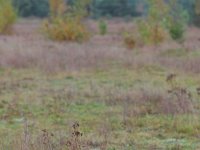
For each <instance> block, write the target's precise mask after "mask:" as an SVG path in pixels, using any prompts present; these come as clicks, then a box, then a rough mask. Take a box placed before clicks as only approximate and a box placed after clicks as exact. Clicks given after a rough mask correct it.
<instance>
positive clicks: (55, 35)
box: [43, 17, 89, 42]
mask: <svg viewBox="0 0 200 150" xmlns="http://www.w3.org/2000/svg"><path fill="white" fill-rule="evenodd" d="M43 28H44V31H45V33H46V34H47V36H48V37H49V38H50V39H53V40H57V41H78V42H82V41H83V40H86V39H88V37H89V35H88V32H87V30H86V29H85V27H84V25H82V24H81V23H80V22H79V20H77V19H72V18H65V19H63V18H60V17H57V18H54V19H53V21H52V22H49V21H45V23H44V27H43Z"/></svg>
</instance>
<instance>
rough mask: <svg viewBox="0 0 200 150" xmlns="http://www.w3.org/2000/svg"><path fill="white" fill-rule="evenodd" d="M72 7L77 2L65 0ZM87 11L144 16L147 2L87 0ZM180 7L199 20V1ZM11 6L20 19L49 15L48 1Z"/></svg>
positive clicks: (16, 0)
mask: <svg viewBox="0 0 200 150" xmlns="http://www.w3.org/2000/svg"><path fill="white" fill-rule="evenodd" d="M65 1H66V3H68V4H69V5H73V4H74V3H76V1H77V0H65ZM89 1H90V3H89V5H88V6H87V8H86V9H87V10H88V12H89V14H90V17H93V18H99V17H102V16H104V17H125V16H139V15H142V14H145V12H146V9H148V6H147V5H146V2H145V1H147V0H89ZM178 1H179V3H180V5H181V6H182V7H183V8H184V10H187V12H188V14H189V15H190V19H191V20H195V21H196V22H197V20H199V14H198V9H200V6H198V5H200V4H199V3H200V2H199V1H200V0H178ZM13 5H14V7H15V8H16V9H17V12H18V14H19V15H20V16H22V17H29V16H36V17H46V16H48V15H49V0H13Z"/></svg>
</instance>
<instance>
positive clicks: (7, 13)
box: [0, 0, 16, 34]
mask: <svg viewBox="0 0 200 150" xmlns="http://www.w3.org/2000/svg"><path fill="white" fill-rule="evenodd" d="M15 20H16V12H15V10H14V8H13V6H12V3H11V1H10V0H0V33H1V34H9V33H10V32H11V27H12V25H13V24H14V22H15Z"/></svg>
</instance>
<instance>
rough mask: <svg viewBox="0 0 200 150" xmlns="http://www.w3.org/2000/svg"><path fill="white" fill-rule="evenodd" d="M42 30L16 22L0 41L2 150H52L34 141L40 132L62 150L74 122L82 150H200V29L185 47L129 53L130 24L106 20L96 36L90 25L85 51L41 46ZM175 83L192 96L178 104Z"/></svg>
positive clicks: (29, 23) (43, 41) (190, 31)
mask: <svg viewBox="0 0 200 150" xmlns="http://www.w3.org/2000/svg"><path fill="white" fill-rule="evenodd" d="M40 23H41V21H38V20H20V21H19V22H18V23H17V24H16V25H15V30H14V31H15V32H14V34H13V35H9V36H1V37H0V66H1V70H0V117H1V121H0V137H1V138H0V143H1V145H0V146H1V147H0V149H2V150H7V149H13V150H14V149H16V150H18V149H20V150H25V148H24V149H23V148H21V147H23V146H22V145H32V147H31V146H30V147H31V148H30V147H29V149H31V150H33V149H34V150H35V149H37V150H39V149H47V150H50V148H49V147H46V148H45V146H44V144H43V143H42V142H41V141H42V140H44V139H43V138H41V139H40V138H39V139H40V142H37V139H38V137H40V136H42V135H41V134H42V132H43V131H41V130H44V129H46V130H47V131H48V132H52V133H54V134H55V135H54V136H55V138H54V137H53V138H51V140H50V141H51V142H52V143H53V144H54V145H56V146H55V147H56V148H54V149H59V146H60V147H61V146H63V145H62V144H60V143H62V142H60V141H62V140H65V138H66V139H67V138H68V137H69V136H70V130H71V128H70V127H71V125H72V124H73V123H74V122H79V124H80V129H79V130H80V131H81V132H82V133H83V136H82V137H81V141H82V143H84V144H82V145H87V148H86V149H100V148H101V149H108V150H115V149H116V150H134V149H136V150H143V149H144V150H146V149H147V150H157V149H158V150H168V149H169V150H182V149H183V150H199V149H200V118H199V114H200V112H199V110H200V96H198V93H197V89H198V88H199V87H200V65H199V64H200V30H199V29H197V28H194V27H190V28H188V31H187V33H186V37H185V42H184V44H177V43H175V42H173V41H170V40H169V41H167V42H165V43H163V44H161V45H159V46H145V47H140V48H136V49H134V50H127V49H126V48H125V46H124V45H123V40H122V36H121V34H122V32H123V31H125V30H130V29H131V28H132V23H124V22H122V21H121V20H115V21H110V22H109V23H108V25H109V26H108V27H109V33H108V34H107V35H105V36H100V35H98V29H97V24H96V23H95V22H94V21H87V24H88V26H89V27H90V30H91V31H93V33H94V35H93V36H92V38H91V39H90V40H89V41H88V42H86V43H83V44H77V43H66V42H62V43H58V42H52V41H50V40H48V39H45V37H43V35H42V33H41V31H40ZM169 74H176V78H175V79H173V81H172V82H167V81H166V77H167V75H169ZM174 84H176V86H177V87H179V88H180V89H181V90H182V89H185V91H186V92H188V93H191V95H192V96H191V97H187V95H185V93H184V92H183V93H181V95H180V96H179V97H178V98H177V97H176V96H174V95H173V90H174V91H175V90H176V89H174V88H173V86H174ZM169 91H172V94H171V93H170V92H169ZM175 92H177V91H175ZM178 92H179V91H178ZM178 94H179V93H178ZM177 110H178V111H177ZM19 137H20V138H19ZM19 143H21V144H19ZM37 146H38V147H37ZM24 147H25V146H24ZM64 147H65V146H63V149H64ZM60 149H61V148H60Z"/></svg>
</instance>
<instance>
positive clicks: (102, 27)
mask: <svg viewBox="0 0 200 150" xmlns="http://www.w3.org/2000/svg"><path fill="white" fill-rule="evenodd" d="M107 31H108V28H107V24H106V22H105V21H104V20H100V21H99V33H100V34H101V35H105V34H106V33H107Z"/></svg>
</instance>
